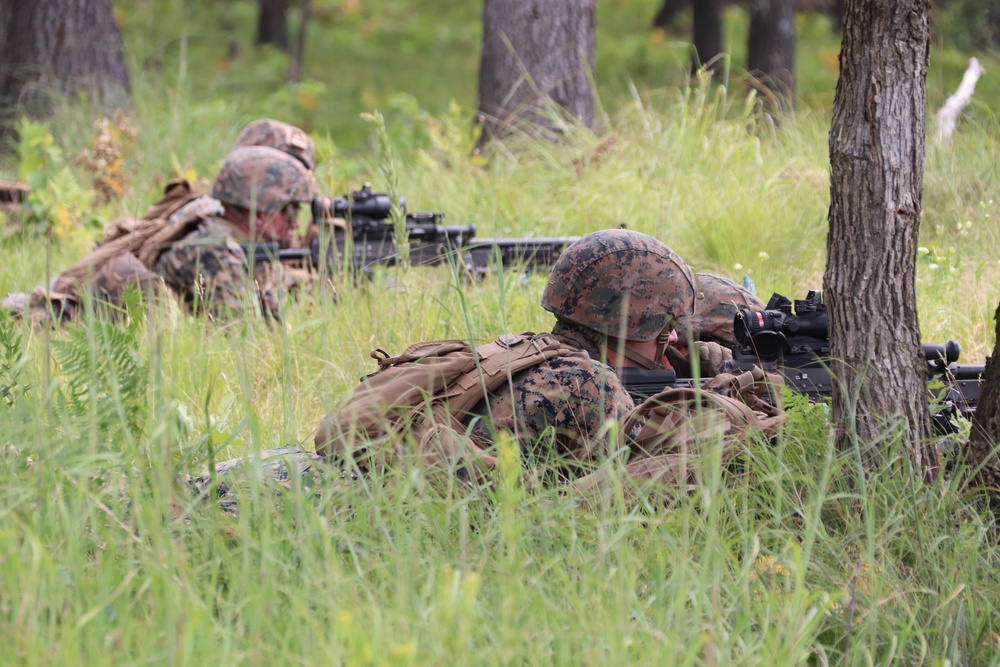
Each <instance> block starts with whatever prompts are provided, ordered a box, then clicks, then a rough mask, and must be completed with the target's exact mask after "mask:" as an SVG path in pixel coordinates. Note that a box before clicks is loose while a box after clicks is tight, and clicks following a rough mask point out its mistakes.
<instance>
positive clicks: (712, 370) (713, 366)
mask: <svg viewBox="0 0 1000 667" xmlns="http://www.w3.org/2000/svg"><path fill="white" fill-rule="evenodd" d="M694 346H695V349H696V350H698V358H699V359H700V360H701V376H702V377H703V378H709V377H712V376H715V375H718V374H719V366H720V365H722V362H723V361H728V360H730V359H732V358H733V351H732V350H730V349H729V348H728V347H723V346H722V345H719V344H718V343H715V342H707V343H706V342H702V341H697V342H696V343H695V344H694Z"/></svg>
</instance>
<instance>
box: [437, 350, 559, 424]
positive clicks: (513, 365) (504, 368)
mask: <svg viewBox="0 0 1000 667" xmlns="http://www.w3.org/2000/svg"><path fill="white" fill-rule="evenodd" d="M576 351H577V349H576V348H574V347H570V346H568V345H565V344H563V343H561V342H559V339H557V338H556V337H555V336H553V335H552V334H541V335H536V334H534V333H533V332H531V331H522V332H521V333H519V334H503V335H501V336H498V337H497V339H496V340H494V341H493V342H492V343H487V344H486V345H480V346H479V347H477V348H476V356H477V358H478V363H477V364H476V367H475V368H473V369H471V370H470V371H469V372H468V373H466V374H465V375H463V376H461V377H459V378H458V379H456V380H455V382H453V383H452V384H451V386H450V387H449V389H448V391H447V393H446V394H445V395H444V397H443V398H444V399H445V403H446V406H447V410H448V412H449V413H450V414H452V415H462V414H465V413H466V412H468V411H469V410H471V409H472V408H473V407H474V406H475V405H476V404H477V403H479V401H481V400H483V399H484V398H485V397H486V396H487V395H488V394H489V393H490V392H492V391H495V390H496V389H498V388H500V387H501V386H503V385H504V384H506V383H508V382H510V379H511V378H512V377H513V376H514V375H516V374H517V373H520V372H521V371H523V370H527V369H529V368H534V367H535V366H538V365H540V364H542V363H544V362H545V361H547V360H549V359H551V358H552V357H557V356H564V355H568V354H573V353H574V352H576Z"/></svg>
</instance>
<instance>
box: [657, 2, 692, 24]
mask: <svg viewBox="0 0 1000 667" xmlns="http://www.w3.org/2000/svg"><path fill="white" fill-rule="evenodd" d="M690 3H691V0H663V4H662V5H660V9H659V10H658V11H657V12H656V16H654V17H653V27H654V28H663V29H667V28H669V27H670V26H671V25H672V24H673V22H674V19H675V18H677V15H678V14H680V13H681V12H682V11H683V10H684V9H686V8H687V6H688V5H689V4H690Z"/></svg>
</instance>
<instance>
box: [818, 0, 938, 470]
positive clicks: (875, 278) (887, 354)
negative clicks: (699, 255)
mask: <svg viewBox="0 0 1000 667" xmlns="http://www.w3.org/2000/svg"><path fill="white" fill-rule="evenodd" d="M929 10H930V0H848V2H847V9H846V13H845V17H844V28H843V43H842V45H841V50H840V80H839V81H838V82H837V92H836V96H835V98H834V109H833V121H832V124H831V127H830V166H831V177H830V214H829V225H830V228H829V233H828V235H827V266H826V273H825V275H824V279H823V282H824V290H825V295H826V304H827V308H828V311H829V316H830V352H831V356H832V357H834V358H835V359H838V360H839V362H836V363H835V370H836V374H837V378H838V381H839V382H840V385H839V386H835V387H834V391H833V405H832V412H831V419H832V421H833V424H834V426H835V428H836V429H837V442H838V444H839V445H840V446H841V447H846V446H849V445H850V444H851V437H852V431H853V430H854V429H856V435H857V438H858V439H859V442H861V443H862V444H866V443H873V442H877V441H878V438H879V436H880V435H882V434H883V433H884V431H885V429H886V428H887V426H888V425H889V424H890V423H891V422H892V421H893V420H896V419H901V420H902V426H903V429H904V438H905V442H906V445H907V447H908V449H909V453H910V457H911V460H912V462H913V465H914V466H915V468H916V469H917V470H919V471H921V472H922V473H923V474H924V475H925V477H928V478H929V477H931V476H933V474H934V473H935V471H936V468H937V458H936V454H935V451H934V448H933V446H932V445H931V444H930V436H931V419H930V413H929V410H928V405H927V389H926V384H925V383H926V375H927V368H926V363H925V361H924V360H923V358H922V356H921V348H920V327H919V325H918V323H917V306H916V290H915V283H914V278H915V274H916V257H917V237H918V232H919V229H920V209H921V194H922V189H923V163H924V123H925V88H926V76H927V58H928V50H929V27H928V12H929ZM873 454H874V453H873ZM877 458H878V457H877V456H873V459H872V460H871V461H870V462H874V461H875V460H877Z"/></svg>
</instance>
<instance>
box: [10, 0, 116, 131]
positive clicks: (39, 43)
mask: <svg viewBox="0 0 1000 667" xmlns="http://www.w3.org/2000/svg"><path fill="white" fill-rule="evenodd" d="M0 16H3V17H5V19H6V20H5V23H6V31H5V32H6V34H5V35H4V36H3V38H2V39H0V42H2V44H3V52H2V54H3V58H2V61H0V63H2V64H0V67H2V70H0V105H2V107H3V111H4V120H6V121H10V119H12V118H13V117H14V116H16V115H17V114H18V113H21V112H23V113H27V114H29V115H33V116H44V115H46V114H48V113H50V112H51V110H52V100H51V99H50V97H49V95H50V93H51V92H53V91H55V92H57V93H64V94H74V93H78V92H83V91H86V92H90V93H92V94H94V95H95V98H96V99H97V100H98V101H99V102H100V104H101V106H102V107H103V110H104V112H105V113H106V114H110V113H112V112H113V111H114V110H115V109H120V108H126V107H128V106H130V101H131V100H130V94H131V86H130V84H129V77H128V70H127V69H126V67H125V59H124V47H123V46H122V38H121V33H119V32H118V25H117V24H116V23H115V16H114V12H113V11H112V8H111V0H30V2H26V1H23V0H0Z"/></svg>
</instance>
